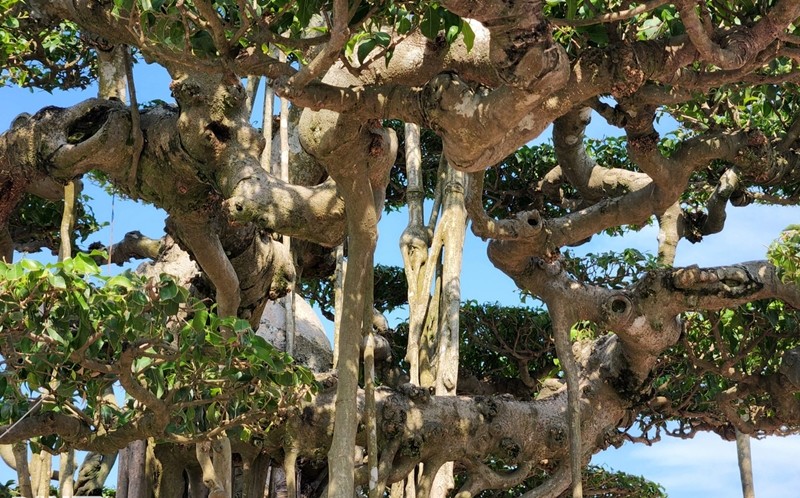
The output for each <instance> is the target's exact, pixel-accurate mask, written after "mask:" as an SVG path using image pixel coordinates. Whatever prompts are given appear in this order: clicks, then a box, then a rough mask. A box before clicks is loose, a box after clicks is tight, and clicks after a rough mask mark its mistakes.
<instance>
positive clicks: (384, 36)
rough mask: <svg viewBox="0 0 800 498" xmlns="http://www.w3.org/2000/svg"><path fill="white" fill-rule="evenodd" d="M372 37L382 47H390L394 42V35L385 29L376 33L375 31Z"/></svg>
mask: <svg viewBox="0 0 800 498" xmlns="http://www.w3.org/2000/svg"><path fill="white" fill-rule="evenodd" d="M372 38H373V39H374V40H375V42H376V43H377V44H378V45H380V46H381V47H388V46H389V44H390V43H391V42H392V37H391V36H389V33H384V32H383V31H378V32H376V33H373V34H372Z"/></svg>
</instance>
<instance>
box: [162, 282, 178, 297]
mask: <svg viewBox="0 0 800 498" xmlns="http://www.w3.org/2000/svg"><path fill="white" fill-rule="evenodd" d="M177 295H178V286H177V285H176V284H175V282H173V281H171V280H168V281H167V282H165V283H164V285H162V286H161V288H160V289H159V290H158V297H159V298H160V299H161V300H162V301H171V300H173V299H175V297H176V296H177Z"/></svg>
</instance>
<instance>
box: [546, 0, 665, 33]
mask: <svg viewBox="0 0 800 498" xmlns="http://www.w3.org/2000/svg"><path fill="white" fill-rule="evenodd" d="M670 1H671V0H650V1H649V2H645V3H643V4H641V5H639V6H637V7H634V8H632V9H627V10H621V11H618V12H609V13H608V14H603V15H600V16H597V17H593V18H591V19H558V18H550V19H548V21H550V23H551V24H553V25H554V26H568V27H574V28H577V27H580V26H591V25H592V24H605V23H612V22H617V21H624V20H625V19H630V18H632V17H636V16H638V15H639V14H642V13H644V12H647V11H649V10H653V9H655V8H658V7H661V6H662V5H666V4H668V3H670ZM589 5H591V4H589Z"/></svg>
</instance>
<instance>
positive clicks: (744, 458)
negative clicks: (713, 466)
mask: <svg viewBox="0 0 800 498" xmlns="http://www.w3.org/2000/svg"><path fill="white" fill-rule="evenodd" d="M736 456H737V459H738V461H739V477H740V478H741V480H742V498H756V491H755V487H754V485H753V460H752V455H751V453H750V435H749V434H745V433H743V432H739V430H738V429H737V430H736Z"/></svg>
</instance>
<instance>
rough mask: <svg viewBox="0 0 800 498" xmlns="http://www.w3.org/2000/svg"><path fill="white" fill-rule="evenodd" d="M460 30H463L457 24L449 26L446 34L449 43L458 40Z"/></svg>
mask: <svg viewBox="0 0 800 498" xmlns="http://www.w3.org/2000/svg"><path fill="white" fill-rule="evenodd" d="M459 31H461V26H456V25H455V24H454V25H452V26H450V27H449V28H447V33H445V35H444V38H445V40H447V43H453V42H454V41H455V40H456V37H457V36H458V33H459Z"/></svg>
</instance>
